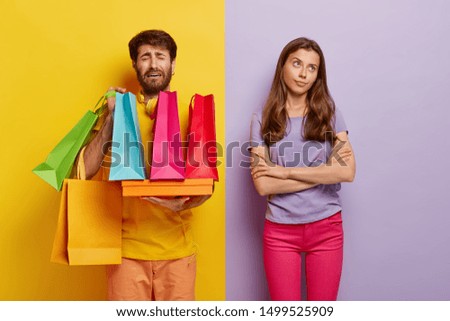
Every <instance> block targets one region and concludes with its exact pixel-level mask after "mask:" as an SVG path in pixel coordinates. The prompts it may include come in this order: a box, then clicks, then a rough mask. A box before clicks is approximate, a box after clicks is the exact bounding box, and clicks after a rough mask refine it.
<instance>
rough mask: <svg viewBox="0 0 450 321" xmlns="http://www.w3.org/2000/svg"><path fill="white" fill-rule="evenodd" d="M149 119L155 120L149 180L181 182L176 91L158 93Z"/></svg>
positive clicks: (183, 163) (180, 150) (183, 175)
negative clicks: (156, 101)
mask: <svg viewBox="0 0 450 321" xmlns="http://www.w3.org/2000/svg"><path fill="white" fill-rule="evenodd" d="M151 118H152V119H155V123H154V125H153V132H154V134H153V151H152V164H151V169H150V180H183V179H184V177H185V162H184V157H183V149H182V144H181V133H180V121H179V117H178V103H177V93H176V91H173V92H170V91H161V92H159V95H158V103H157V105H156V108H155V111H154V113H153V115H152V116H151Z"/></svg>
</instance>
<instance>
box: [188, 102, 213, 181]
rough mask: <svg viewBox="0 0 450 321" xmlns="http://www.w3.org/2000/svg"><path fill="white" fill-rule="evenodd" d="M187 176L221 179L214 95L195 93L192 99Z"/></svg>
mask: <svg viewBox="0 0 450 321" xmlns="http://www.w3.org/2000/svg"><path fill="white" fill-rule="evenodd" d="M186 178H213V179H214V180H219V174H218V173H217V145H216V128H215V119H214V96H213V95H207V96H201V95H199V94H195V95H194V96H193V97H192V99H191V104H190V106H189V129H188V151H187V162H186Z"/></svg>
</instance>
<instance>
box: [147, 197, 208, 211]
mask: <svg viewBox="0 0 450 321" xmlns="http://www.w3.org/2000/svg"><path fill="white" fill-rule="evenodd" d="M210 197H211V196H210V195H202V196H192V197H180V198H171V199H166V198H159V197H154V196H149V197H141V198H142V199H144V200H146V201H149V202H152V203H153V204H157V205H160V206H163V207H165V208H168V209H170V210H171V211H173V212H179V211H184V210H187V209H190V208H193V207H197V206H200V205H201V204H203V203H204V202H205V201H206V200H207V199H208V198H210Z"/></svg>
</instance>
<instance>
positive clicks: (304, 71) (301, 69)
mask: <svg viewBox="0 0 450 321" xmlns="http://www.w3.org/2000/svg"><path fill="white" fill-rule="evenodd" d="M300 77H302V78H306V68H300Z"/></svg>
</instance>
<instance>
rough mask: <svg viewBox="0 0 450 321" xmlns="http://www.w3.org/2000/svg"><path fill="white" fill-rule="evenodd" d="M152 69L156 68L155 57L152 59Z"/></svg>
mask: <svg viewBox="0 0 450 321" xmlns="http://www.w3.org/2000/svg"><path fill="white" fill-rule="evenodd" d="M150 67H152V68H156V59H155V57H152V58H151V59H150Z"/></svg>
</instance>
